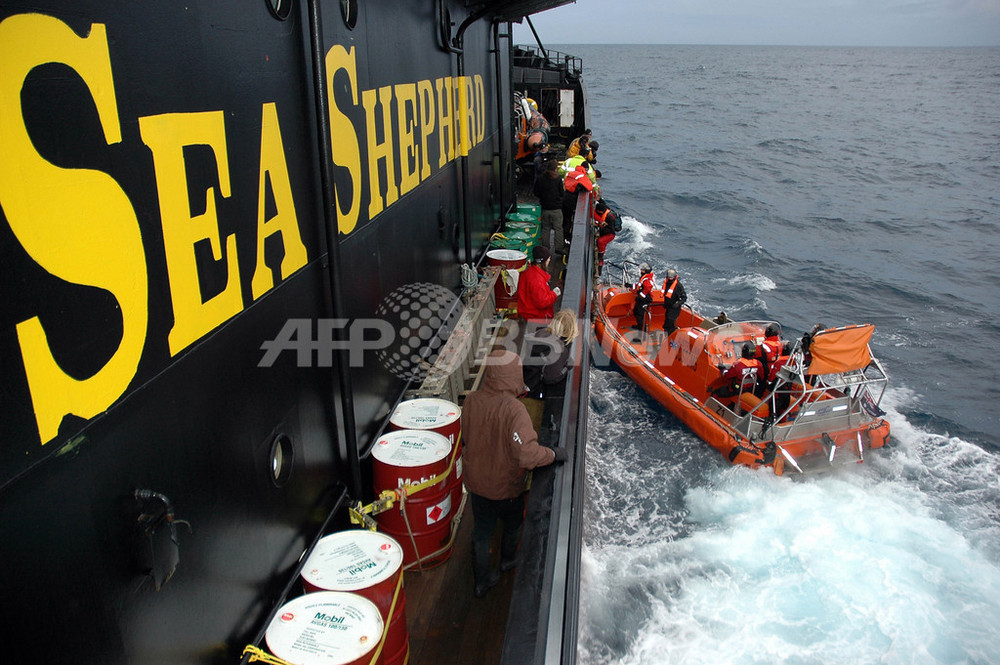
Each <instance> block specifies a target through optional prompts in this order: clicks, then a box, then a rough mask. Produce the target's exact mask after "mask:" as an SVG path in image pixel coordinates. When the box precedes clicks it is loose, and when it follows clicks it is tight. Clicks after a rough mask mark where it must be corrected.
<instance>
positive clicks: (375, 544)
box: [302, 529, 409, 662]
mask: <svg viewBox="0 0 1000 665" xmlns="http://www.w3.org/2000/svg"><path fill="white" fill-rule="evenodd" d="M402 577H403V548H402V547H400V546H399V543H398V542H396V541H395V540H394V539H393V538H391V537H389V536H387V535H386V534H384V533H378V532H375V531H367V530H363V529H348V530H346V531H338V532H337V533H332V534H330V535H329V536H324V537H323V538H321V539H320V541H319V542H318V543H316V547H315V548H314V549H313V551H312V554H310V555H309V558H308V559H306V562H305V564H303V566H302V587H303V589H305V591H306V593H313V592H316V591H349V592H353V593H356V594H358V595H360V596H364V597H365V598H367V599H368V600H370V601H372V602H373V603H375V606H376V607H378V610H379V613H380V614H381V615H382V621H383V622H384V623H385V625H386V626H387V628H386V629H385V645H384V646H383V647H382V660H383V662H388V661H386V660H385V654H395V653H398V652H400V651H405V650H406V646H407V644H408V643H409V633H408V632H407V630H406V594H405V593H404V592H403V587H402ZM394 597H395V598H396V604H395V607H394V606H393V602H392V601H393V598H394Z"/></svg>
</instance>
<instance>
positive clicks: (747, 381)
mask: <svg viewBox="0 0 1000 665" xmlns="http://www.w3.org/2000/svg"><path fill="white" fill-rule="evenodd" d="M756 347H757V345H756V344H754V343H753V342H747V343H746V344H744V345H743V351H742V353H741V356H740V357H739V358H738V359H737V360H736V362H734V363H733V364H732V365H731V366H730V367H729V369H727V370H726V371H725V372H724V373H723V375H722V379H721V382H722V385H721V386H718V387H716V388H713V389H712V390H710V391H709V394H710V395H714V396H715V397H717V398H722V399H726V398H729V397H736V396H738V395H742V394H743V393H755V394H756V393H758V392H760V393H761V394H763V391H759V390H758V385H759V382H760V381H761V378H762V377H763V376H764V366H763V365H762V364H761V362H760V360H759V359H758V358H757V348H756ZM761 394H758V395H757V397H760V396H761Z"/></svg>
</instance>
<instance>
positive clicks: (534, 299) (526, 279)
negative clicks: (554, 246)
mask: <svg viewBox="0 0 1000 665" xmlns="http://www.w3.org/2000/svg"><path fill="white" fill-rule="evenodd" d="M551 256H552V254H551V252H549V248H548V247H544V246H542V245H535V247H534V249H532V250H531V265H529V266H528V267H527V268H526V269H525V270H524V272H523V273H521V277H520V279H518V285H517V314H518V316H519V317H521V318H522V319H524V320H525V321H543V322H544V321H548V320H549V319H551V318H552V306H553V305H554V304H555V302H556V299H557V298H558V297H559V295H560V294H561V293H562V291H561V290H560V289H559V287H558V286H557V287H555V288H552V289H550V288H549V280H550V279H551V276H550V275H549V261H551V260H552V259H551Z"/></svg>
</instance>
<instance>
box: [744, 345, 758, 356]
mask: <svg viewBox="0 0 1000 665" xmlns="http://www.w3.org/2000/svg"><path fill="white" fill-rule="evenodd" d="M755 355H757V345H756V344H754V343H753V342H747V343H746V344H744V345H743V357H744V358H753V357H754V356H755Z"/></svg>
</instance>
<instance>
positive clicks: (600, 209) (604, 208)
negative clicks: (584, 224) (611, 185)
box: [594, 199, 622, 274]
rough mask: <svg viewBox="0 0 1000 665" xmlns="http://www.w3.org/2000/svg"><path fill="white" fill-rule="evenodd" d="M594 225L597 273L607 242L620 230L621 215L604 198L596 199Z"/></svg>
mask: <svg viewBox="0 0 1000 665" xmlns="http://www.w3.org/2000/svg"><path fill="white" fill-rule="evenodd" d="M594 226H595V227H596V229H595V230H596V231H597V267H598V274H600V272H601V270H603V268H604V252H605V250H607V248H608V243H610V242H611V241H612V240H614V239H615V234H616V233H617V232H618V231H621V230H622V220H621V217H619V216H618V215H616V214H615V213H614V211H613V210H611V208H609V207H608V204H607V203H605V202H604V199H598V200H597V203H596V204H595V205H594Z"/></svg>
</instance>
